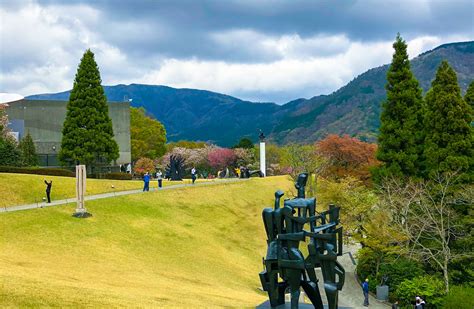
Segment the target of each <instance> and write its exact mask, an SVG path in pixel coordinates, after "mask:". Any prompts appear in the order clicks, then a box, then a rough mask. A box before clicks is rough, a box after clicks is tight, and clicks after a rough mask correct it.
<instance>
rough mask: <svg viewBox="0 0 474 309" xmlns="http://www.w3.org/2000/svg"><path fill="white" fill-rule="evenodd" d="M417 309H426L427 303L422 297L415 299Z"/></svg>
mask: <svg viewBox="0 0 474 309" xmlns="http://www.w3.org/2000/svg"><path fill="white" fill-rule="evenodd" d="M414 308H415V309H425V301H424V300H423V299H422V298H421V297H418V296H417V297H416V298H415V307H414Z"/></svg>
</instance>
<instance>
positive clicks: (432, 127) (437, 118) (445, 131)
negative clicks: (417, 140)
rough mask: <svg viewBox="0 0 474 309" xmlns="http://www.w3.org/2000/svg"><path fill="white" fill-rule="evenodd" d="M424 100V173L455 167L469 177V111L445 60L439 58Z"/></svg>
mask: <svg viewBox="0 0 474 309" xmlns="http://www.w3.org/2000/svg"><path fill="white" fill-rule="evenodd" d="M425 101H426V113H425V121H424V124H425V132H426V133H425V134H426V139H425V152H424V153H425V158H426V168H427V173H428V175H433V174H435V173H438V172H440V173H443V172H454V171H457V172H460V173H461V174H462V175H463V176H464V177H463V178H464V180H469V178H471V177H473V176H474V175H473V172H474V171H473V169H474V149H473V147H474V135H473V131H472V128H471V122H472V117H473V115H472V110H471V108H470V107H469V105H468V104H467V103H466V102H465V101H464V100H463V98H462V96H461V89H460V88H459V86H458V80H457V77H456V72H454V70H453V69H452V68H451V67H450V66H449V64H448V62H446V61H443V62H441V65H440V66H439V68H438V71H437V72H436V78H435V79H434V80H433V82H432V83H431V89H430V90H429V91H428V93H427V94H426V98H425ZM471 179H472V178H471Z"/></svg>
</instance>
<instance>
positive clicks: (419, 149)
mask: <svg viewBox="0 0 474 309" xmlns="http://www.w3.org/2000/svg"><path fill="white" fill-rule="evenodd" d="M393 48H394V49H395V52H394V54H393V58H392V64H391V65H390V68H389V70H388V73H387V84H386V85H385V89H386V90H387V99H386V101H385V102H384V103H383V104H382V114H381V118H380V120H381V124H380V133H379V136H378V144H379V148H378V151H377V159H379V160H380V161H382V162H383V163H384V164H383V165H382V166H381V167H380V168H379V169H378V173H379V174H380V175H396V176H402V175H407V176H418V175H420V174H421V171H422V166H421V164H420V163H421V162H422V160H421V156H422V153H423V145H422V141H423V130H422V125H423V104H422V103H423V98H422V91H421V88H420V86H419V84H418V81H417V80H416V78H415V76H414V75H413V73H412V72H411V69H410V61H409V59H408V54H407V44H406V43H405V41H404V40H403V39H402V38H401V37H400V34H398V35H397V38H396V40H395V42H394V43H393Z"/></svg>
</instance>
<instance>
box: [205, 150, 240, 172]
mask: <svg viewBox="0 0 474 309" xmlns="http://www.w3.org/2000/svg"><path fill="white" fill-rule="evenodd" d="M207 160H208V161H209V165H210V166H211V167H212V168H214V169H224V168H226V167H230V166H232V165H234V164H235V160H236V156H235V153H234V151H232V149H228V148H216V149H214V150H212V151H211V152H209V154H208V156H207Z"/></svg>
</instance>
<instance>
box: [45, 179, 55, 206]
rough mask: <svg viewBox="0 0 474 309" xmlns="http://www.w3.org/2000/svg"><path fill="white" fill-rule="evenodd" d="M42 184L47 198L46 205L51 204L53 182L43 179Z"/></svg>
mask: <svg viewBox="0 0 474 309" xmlns="http://www.w3.org/2000/svg"><path fill="white" fill-rule="evenodd" d="M44 183H45V184H46V197H47V198H48V203H51V187H52V186H53V181H52V180H50V181H49V182H47V181H46V179H45V180H44Z"/></svg>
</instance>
